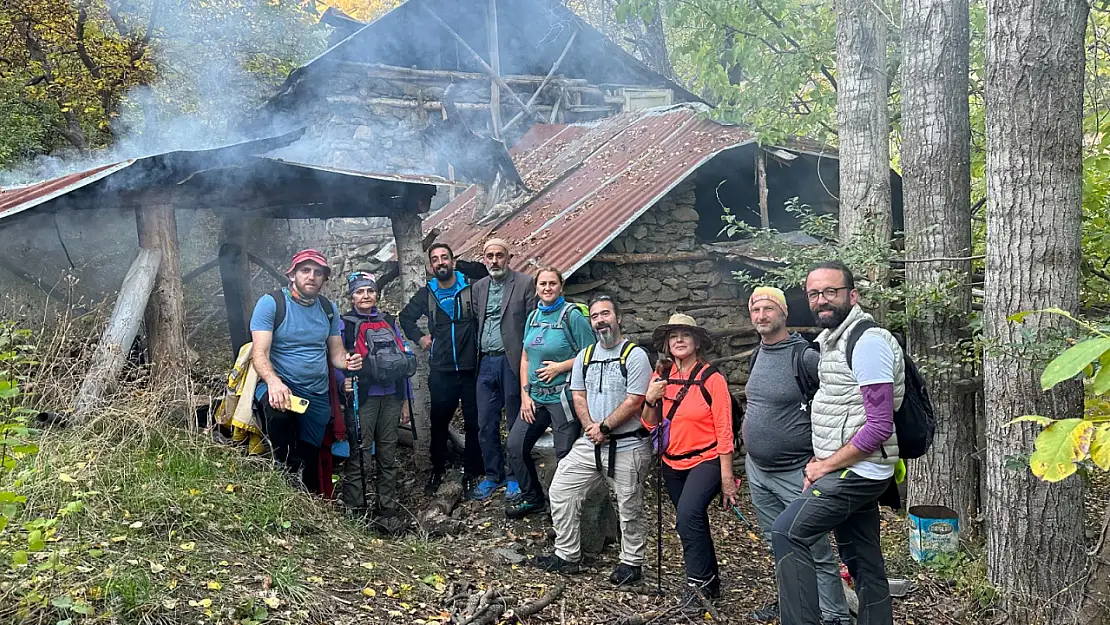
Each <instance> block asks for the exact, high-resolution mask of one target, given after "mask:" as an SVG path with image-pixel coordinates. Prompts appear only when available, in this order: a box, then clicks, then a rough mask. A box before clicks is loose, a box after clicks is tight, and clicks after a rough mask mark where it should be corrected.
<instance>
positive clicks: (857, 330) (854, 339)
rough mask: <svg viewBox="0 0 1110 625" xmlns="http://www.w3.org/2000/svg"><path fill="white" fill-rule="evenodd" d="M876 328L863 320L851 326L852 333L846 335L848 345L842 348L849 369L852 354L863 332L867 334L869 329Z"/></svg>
mask: <svg viewBox="0 0 1110 625" xmlns="http://www.w3.org/2000/svg"><path fill="white" fill-rule="evenodd" d="M877 327H879V324H877V323H875V322H874V321H871V320H870V319H864V320H863V321H860V322H859V323H857V324H856V325H854V326H852V331H851V332H849V333H848V343H847V344H846V345H845V346H844V356H845V358H847V359H848V368H849V369H851V368H852V352H853V351H855V349H856V343H859V340H860V338H862V337H863V333H864V332H867V331H868V330H870V329H871V328H877Z"/></svg>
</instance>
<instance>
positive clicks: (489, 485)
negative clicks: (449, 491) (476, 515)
mask: <svg viewBox="0 0 1110 625" xmlns="http://www.w3.org/2000/svg"><path fill="white" fill-rule="evenodd" d="M504 485H505V483H504V482H494V481H493V480H491V479H483V480H482V481H481V482H478V484H477V485H475V486H474V488H471V489H470V491H468V492H467V493H466V498H467V499H473V500H475V501H485V500H487V499H489V498H490V497H492V496H493V493H494V492H495V491H496V490H497V489H498V488H501V487H502V486H504Z"/></svg>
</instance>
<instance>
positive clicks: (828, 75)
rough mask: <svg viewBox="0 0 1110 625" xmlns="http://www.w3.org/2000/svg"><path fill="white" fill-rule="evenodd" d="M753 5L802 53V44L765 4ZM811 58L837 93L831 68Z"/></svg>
mask: <svg viewBox="0 0 1110 625" xmlns="http://www.w3.org/2000/svg"><path fill="white" fill-rule="evenodd" d="M752 4H754V5H755V8H757V9H759V12H760V13H762V14H763V16H764V17H766V18H767V21H769V22H771V23H772V24H774V26H775V28H777V29H779V34H781V35H782V38H783V39H785V40H786V41H787V42H788V43H789V44H790V45H791V46H793V47H794V49H795V50H797V51H798V52H802V44H800V43H798V40H797V39H795V38H793V37H791V36H790V35H789V34H788V33H787V32H786V28H785V27H784V26H783V23H782V21H781V20H779V19H778V18H777V17H775V16H774V15H772V14H771V12H770V11H768V10H767V8H766V7H764V6H763V3H761V2H760V1H759V0H752ZM810 58H812V59H813V60H814V61H817V62H818V63H820V65H821V75H822V76H824V77H825V79H826V80H828V81H829V84H830V85H832V88H833V91H836V78H834V77H833V75H832V71H831V70H829V67H828V66H827V65H825V64H824V63H821V60H820V59H818V58H817V57H815V56H812V55H810Z"/></svg>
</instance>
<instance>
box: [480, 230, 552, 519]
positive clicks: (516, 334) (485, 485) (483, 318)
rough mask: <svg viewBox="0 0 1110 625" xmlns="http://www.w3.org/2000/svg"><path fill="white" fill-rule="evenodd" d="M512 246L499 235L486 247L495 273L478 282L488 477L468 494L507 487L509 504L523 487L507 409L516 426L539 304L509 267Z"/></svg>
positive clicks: (529, 285)
mask: <svg viewBox="0 0 1110 625" xmlns="http://www.w3.org/2000/svg"><path fill="white" fill-rule="evenodd" d="M512 257H513V254H512V248H510V246H509V243H508V242H507V241H505V240H504V239H497V238H493V239H490V240H488V241H486V244H485V246H483V248H482V260H483V261H484V262H485V264H486V268H487V269H488V270H489V276H487V277H485V278H482V279H481V280H478V281H477V282H475V283H474V286H473V291H474V310H475V311H476V312H477V315H478V391H477V394H478V437H479V439H480V440H481V445H482V462H483V463H484V464H485V477H484V478H483V479H482V481H480V482H478V484H477V485H475V486H474V488H472V489H471V490H470V491H469V492H468V493H467V497H469V498H470V499H477V500H482V501H484V500H486V499H489V498H490V497H491V496H492V495H493V493H494V492H495V491H496V490H497V489H499V488H501V487H502V486H505V503H507V504H510V503H514V502H516V501H518V500H519V499H520V497H521V494H520V486H519V485H518V484H517V481H516V479H515V478H514V477H513V475H512V474H511V473H510V474H508V475H506V471H505V452H504V449H503V448H502V445H501V411H502V409H504V411H505V429H506V431H509V430H512V428H513V424H514V423H516V419H517V417H518V416H519V415H520V352H521V351H523V349H524V324H525V322H526V321H527V320H528V313H530V312H532V311H533V310H535V308H536V285H535V284H534V281H533V280H532V279H531V278H529V277H528V276H527V275H525V274H523V273H520V272H518V271H513V270H512V269H509V261H510V260H511V259H512Z"/></svg>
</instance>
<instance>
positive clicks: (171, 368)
mask: <svg viewBox="0 0 1110 625" xmlns="http://www.w3.org/2000/svg"><path fill="white" fill-rule="evenodd" d="M135 218H136V222H137V225H138V230H139V247H141V248H145V249H154V250H158V251H160V252H161V253H162V264H161V265H160V266H159V267H158V277H157V278H156V279H155V281H154V292H153V293H151V294H150V301H149V302H148V303H147V310H146V334H147V339H148V341H147V343H148V345H147V348H148V350H149V352H150V361H151V364H152V368H151V373H152V376H153V378H154V380H155V381H156V382H157V384H158V385H159V386H163V387H165V388H176V387H177V385H178V384H179V383H180V382H183V381H184V380H185V379H186V378H187V377H188V370H189V369H188V367H189V363H188V346H187V344H186V342H185V293H184V290H183V288H182V284H181V265H180V258H181V253H180V251H179V250H178V246H177V218H176V216H175V215H174V209H173V206H171V205H167V204H149V205H146V206H143V207H141V208H139V209H137V210H136V211H135Z"/></svg>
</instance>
